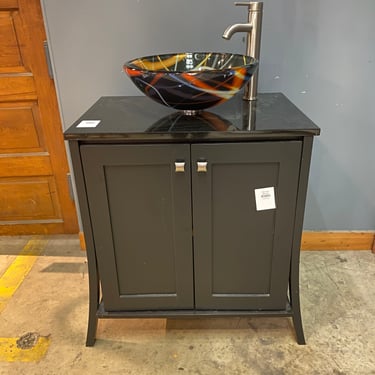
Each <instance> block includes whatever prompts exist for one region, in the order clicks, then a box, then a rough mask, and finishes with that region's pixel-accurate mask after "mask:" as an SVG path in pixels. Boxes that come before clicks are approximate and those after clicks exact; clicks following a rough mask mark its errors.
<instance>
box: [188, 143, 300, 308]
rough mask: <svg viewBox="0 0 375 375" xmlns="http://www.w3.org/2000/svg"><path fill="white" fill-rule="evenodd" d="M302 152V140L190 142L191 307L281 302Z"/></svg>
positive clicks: (270, 305) (277, 304) (280, 305)
mask: <svg viewBox="0 0 375 375" xmlns="http://www.w3.org/2000/svg"><path fill="white" fill-rule="evenodd" d="M300 158H301V142H299V141H289V142H250V143H232V144H206V145H192V189H193V223H194V274H195V307H196V309H218V310H220V309H228V310H253V309H273V310H284V309H285V308H286V303H287V289H288V278H289V269H290V257H291V250H292V242H293V228H294V217H295V208H296V197H297V186H298V177H299V168H300ZM202 159H204V160H206V161H207V163H208V165H207V172H197V168H196V163H197V161H199V160H202ZM270 187H273V188H274V192H275V197H276V198H275V200H276V208H275V209H266V210H259V208H261V207H260V205H259V206H257V205H256V199H255V189H261V188H270Z"/></svg>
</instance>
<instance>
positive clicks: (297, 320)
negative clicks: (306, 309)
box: [292, 310, 306, 345]
mask: <svg viewBox="0 0 375 375" xmlns="http://www.w3.org/2000/svg"><path fill="white" fill-rule="evenodd" d="M292 319H293V325H294V330H295V332H296V338H297V343H298V344H299V345H305V344H306V340H305V335H304V333H303V326H302V318H301V312H300V311H299V310H298V311H294V313H293V317H292Z"/></svg>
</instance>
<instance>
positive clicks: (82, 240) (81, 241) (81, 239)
mask: <svg viewBox="0 0 375 375" xmlns="http://www.w3.org/2000/svg"><path fill="white" fill-rule="evenodd" d="M78 235H79V245H80V247H81V250H83V251H85V250H86V241H85V235H84V233H83V232H79V233H78Z"/></svg>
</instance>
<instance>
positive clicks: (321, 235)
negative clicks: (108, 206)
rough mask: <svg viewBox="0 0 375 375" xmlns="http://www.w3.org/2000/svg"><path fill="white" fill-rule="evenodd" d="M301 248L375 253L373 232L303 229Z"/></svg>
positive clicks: (82, 241) (82, 238)
mask: <svg viewBox="0 0 375 375" xmlns="http://www.w3.org/2000/svg"><path fill="white" fill-rule="evenodd" d="M79 244H80V246H81V249H82V250H86V242H85V235H84V234H83V232H79ZM301 250H316V251H320V250H323V251H324V250H372V251H373V253H375V232H373V231H364V232H359V231H355V232H354V231H351V232H344V231H335V232H334V231H330V232H325V231H317V232H312V231H304V232H303V233H302V241H301Z"/></svg>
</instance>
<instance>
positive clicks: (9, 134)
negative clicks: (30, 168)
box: [0, 103, 42, 152]
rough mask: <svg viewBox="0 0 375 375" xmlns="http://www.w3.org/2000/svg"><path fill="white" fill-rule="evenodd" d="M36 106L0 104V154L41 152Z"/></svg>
mask: <svg viewBox="0 0 375 375" xmlns="http://www.w3.org/2000/svg"><path fill="white" fill-rule="evenodd" d="M38 133H40V121H39V119H38V116H37V113H36V104H34V103H31V104H30V103H19V104H18V105H17V104H14V105H10V104H9V103H7V104H6V105H5V106H2V105H1V104H0V152H10V151H11V152H20V151H21V150H22V151H26V152H32V151H41V150H42V144H41V139H40V137H39V134H38Z"/></svg>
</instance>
